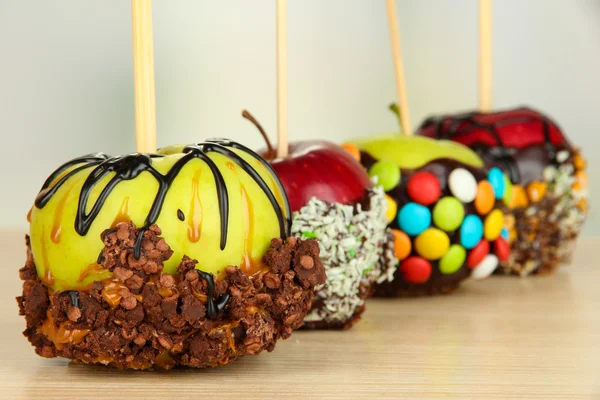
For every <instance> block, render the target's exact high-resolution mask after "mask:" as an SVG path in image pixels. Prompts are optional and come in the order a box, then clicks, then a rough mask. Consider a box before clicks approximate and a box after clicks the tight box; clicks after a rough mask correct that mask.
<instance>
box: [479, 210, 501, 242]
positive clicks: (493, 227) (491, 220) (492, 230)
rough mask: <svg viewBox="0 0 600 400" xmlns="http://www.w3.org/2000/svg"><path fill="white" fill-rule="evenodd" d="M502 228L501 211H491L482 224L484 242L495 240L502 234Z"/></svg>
mask: <svg viewBox="0 0 600 400" xmlns="http://www.w3.org/2000/svg"><path fill="white" fill-rule="evenodd" d="M503 226H504V214H503V213H502V211H500V210H498V209H496V210H494V211H492V212H491V213H490V214H489V215H488V216H487V217H486V219H485V222H484V223H483V235H484V236H485V239H486V240H489V241H492V240H496V239H497V238H498V236H500V233H501V232H502V227H503Z"/></svg>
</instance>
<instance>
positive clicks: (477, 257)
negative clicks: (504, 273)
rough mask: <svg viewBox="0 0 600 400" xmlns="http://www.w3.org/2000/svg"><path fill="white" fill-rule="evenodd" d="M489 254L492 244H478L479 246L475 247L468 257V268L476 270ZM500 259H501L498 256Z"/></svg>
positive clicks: (484, 241) (483, 241) (485, 242)
mask: <svg viewBox="0 0 600 400" xmlns="http://www.w3.org/2000/svg"><path fill="white" fill-rule="evenodd" d="M489 253H490V242H488V241H487V240H482V241H481V242H479V243H477V246H475V247H473V249H472V250H471V251H470V252H469V255H468V256H467V267H469V268H475V267H476V266H478V265H479V263H480V262H481V261H482V260H483V259H484V258H485V256H487V255H488V254H489ZM498 258H500V257H499V256H498Z"/></svg>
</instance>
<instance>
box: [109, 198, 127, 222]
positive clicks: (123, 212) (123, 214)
mask: <svg viewBox="0 0 600 400" xmlns="http://www.w3.org/2000/svg"><path fill="white" fill-rule="evenodd" d="M128 221H131V218H129V196H126V197H125V198H124V199H123V203H121V208H120V209H119V213H118V214H117V216H116V217H115V219H114V220H113V223H112V224H111V225H110V227H111V228H114V227H116V226H117V225H118V224H120V223H121V222H128Z"/></svg>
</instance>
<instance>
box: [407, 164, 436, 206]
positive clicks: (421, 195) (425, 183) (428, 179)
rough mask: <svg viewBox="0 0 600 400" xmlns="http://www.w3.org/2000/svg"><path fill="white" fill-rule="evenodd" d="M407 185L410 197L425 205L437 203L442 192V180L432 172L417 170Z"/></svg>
mask: <svg viewBox="0 0 600 400" xmlns="http://www.w3.org/2000/svg"><path fill="white" fill-rule="evenodd" d="M406 185H407V186H406V190H407V191H408V195H409V196H410V198H411V199H413V201H415V202H417V203H419V204H423V205H424V206H428V205H430V204H433V203H435V202H436V201H437V199H439V198H440V195H441V194H442V187H441V186H440V182H439V181H438V179H437V178H436V177H435V175H433V174H432V173H431V172H425V171H423V172H417V173H416V174H414V175H413V176H411V177H410V179H409V180H408V183H407V184H406Z"/></svg>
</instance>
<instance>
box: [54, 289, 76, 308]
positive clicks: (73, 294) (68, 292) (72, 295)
mask: <svg viewBox="0 0 600 400" xmlns="http://www.w3.org/2000/svg"><path fill="white" fill-rule="evenodd" d="M61 296H69V298H70V300H71V305H72V306H73V307H77V308H79V292H78V291H76V290H65V291H64V292H61V293H60V295H59V297H61Z"/></svg>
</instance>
